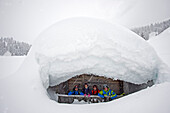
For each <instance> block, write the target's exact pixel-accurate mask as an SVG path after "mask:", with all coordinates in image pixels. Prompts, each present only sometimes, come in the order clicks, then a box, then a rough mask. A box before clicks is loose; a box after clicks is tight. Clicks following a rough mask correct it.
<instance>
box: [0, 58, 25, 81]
mask: <svg viewBox="0 0 170 113" xmlns="http://www.w3.org/2000/svg"><path fill="white" fill-rule="evenodd" d="M25 58H26V56H12V57H11V56H1V57H0V79H1V78H4V77H6V76H8V75H10V74H13V73H14V72H16V71H18V69H19V67H20V66H21V64H22V63H23V61H24V59H25Z"/></svg>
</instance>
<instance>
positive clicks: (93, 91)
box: [91, 89, 100, 95]
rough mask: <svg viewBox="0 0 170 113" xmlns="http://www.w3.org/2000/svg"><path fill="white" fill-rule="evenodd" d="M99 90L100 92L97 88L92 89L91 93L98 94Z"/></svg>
mask: <svg viewBox="0 0 170 113" xmlns="http://www.w3.org/2000/svg"><path fill="white" fill-rule="evenodd" d="M99 92H100V90H98V89H97V90H92V91H91V93H92V95H98V93H99Z"/></svg>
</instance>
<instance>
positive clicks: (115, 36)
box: [34, 18, 160, 88]
mask: <svg viewBox="0 0 170 113" xmlns="http://www.w3.org/2000/svg"><path fill="white" fill-rule="evenodd" d="M34 48H36V59H37V61H38V64H39V65H40V74H41V78H42V80H43V83H44V85H45V87H46V88H47V87H48V86H49V85H51V86H53V85H57V84H59V83H61V82H64V81H66V80H68V79H69V78H71V77H73V76H76V75H80V74H83V73H87V74H96V75H99V76H106V77H109V78H114V79H120V80H124V81H127V82H132V83H136V84H141V83H146V82H147V81H148V80H155V79H156V77H157V74H158V71H159V69H158V65H159V63H160V60H159V58H158V57H157V54H156V53H155V51H154V50H153V48H152V47H151V46H150V45H148V43H147V42H146V41H145V40H143V39H142V38H141V37H139V36H138V35H136V34H135V33H133V32H132V31H130V30H128V29H126V28H124V27H122V26H119V25H115V24H112V23H108V22H105V21H103V20H98V19H92V18H72V19H66V20H63V21H60V22H57V23H56V24H54V25H53V26H51V27H49V28H48V29H47V30H45V31H44V32H43V33H42V34H41V35H40V36H39V38H38V39H37V41H36V43H35V46H34Z"/></svg>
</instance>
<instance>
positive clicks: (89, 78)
mask: <svg viewBox="0 0 170 113" xmlns="http://www.w3.org/2000/svg"><path fill="white" fill-rule="evenodd" d="M85 83H88V85H89V88H90V89H92V88H93V85H97V86H98V89H99V90H103V85H104V84H107V85H108V86H109V88H110V89H111V90H113V91H114V92H115V93H116V94H117V95H118V97H120V95H121V94H126V95H127V94H130V93H133V92H136V91H139V90H141V89H144V88H146V87H148V86H152V85H153V81H148V83H147V84H140V85H137V84H132V83H128V82H125V81H121V80H113V79H111V78H106V77H104V76H97V75H92V74H90V75H89V74H82V75H77V76H75V77H73V78H71V79H69V80H67V81H65V82H63V83H60V84H59V85H56V86H50V87H49V88H48V89H47V91H48V93H49V95H50V97H52V96H51V94H50V91H53V92H55V93H56V94H58V95H59V96H58V97H59V98H58V99H57V100H56V97H54V96H53V97H52V99H53V100H56V101H58V102H60V103H73V101H74V99H75V98H76V99H79V101H80V100H82V99H81V98H78V97H77V96H76V97H74V99H73V97H69V98H68V95H67V94H68V93H69V91H71V90H72V89H73V88H74V86H75V85H78V86H79V89H80V90H82V88H83V87H84V84H85ZM80 97H81V96H80ZM96 98H97V97H96ZM83 99H84V98H83Z"/></svg>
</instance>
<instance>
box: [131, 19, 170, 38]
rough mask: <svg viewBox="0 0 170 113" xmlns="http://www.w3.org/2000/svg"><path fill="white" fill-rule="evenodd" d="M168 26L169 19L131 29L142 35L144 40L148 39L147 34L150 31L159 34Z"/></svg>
mask: <svg viewBox="0 0 170 113" xmlns="http://www.w3.org/2000/svg"><path fill="white" fill-rule="evenodd" d="M168 27H170V19H169V20H166V21H163V22H158V23H155V24H150V25H147V26H143V27H138V28H133V29H132V31H134V32H135V33H136V34H138V35H140V36H141V37H143V38H144V39H145V40H149V35H150V34H151V33H153V32H154V33H155V35H159V34H160V33H162V32H163V31H164V30H165V29H167V28H168Z"/></svg>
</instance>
